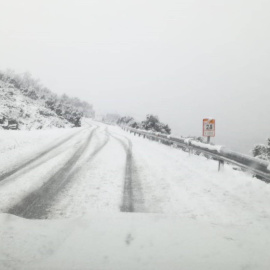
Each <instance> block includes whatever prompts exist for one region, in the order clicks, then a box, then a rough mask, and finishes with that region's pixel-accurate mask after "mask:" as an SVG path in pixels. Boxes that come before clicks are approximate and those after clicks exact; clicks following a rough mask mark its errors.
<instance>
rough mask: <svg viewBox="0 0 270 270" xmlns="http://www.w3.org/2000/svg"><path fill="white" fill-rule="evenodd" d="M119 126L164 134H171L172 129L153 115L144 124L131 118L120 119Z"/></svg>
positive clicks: (149, 115)
mask: <svg viewBox="0 0 270 270" xmlns="http://www.w3.org/2000/svg"><path fill="white" fill-rule="evenodd" d="M117 124H119V125H121V124H124V125H127V126H130V127H132V128H138V129H144V130H149V131H154V132H160V133H163V134H171V129H170V127H169V126H168V125H167V124H164V123H161V122H160V121H159V118H158V116H156V115H152V114H148V115H147V116H146V119H145V120H143V121H142V122H137V121H135V120H134V118H133V117H130V116H124V117H120V118H119V119H118V121H117Z"/></svg>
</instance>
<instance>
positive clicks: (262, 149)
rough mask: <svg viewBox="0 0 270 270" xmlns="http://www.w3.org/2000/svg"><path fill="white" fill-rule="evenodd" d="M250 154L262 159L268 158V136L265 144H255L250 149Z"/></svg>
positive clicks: (269, 154)
mask: <svg viewBox="0 0 270 270" xmlns="http://www.w3.org/2000/svg"><path fill="white" fill-rule="evenodd" d="M252 154H253V156H254V157H256V158H259V159H263V160H270V138H268V141H267V145H264V144H257V145H255V146H254V148H253V149H252Z"/></svg>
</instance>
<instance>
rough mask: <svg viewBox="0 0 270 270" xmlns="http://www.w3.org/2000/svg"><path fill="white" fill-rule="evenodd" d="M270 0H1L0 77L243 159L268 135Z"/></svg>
mask: <svg viewBox="0 0 270 270" xmlns="http://www.w3.org/2000/svg"><path fill="white" fill-rule="evenodd" d="M269 14H270V1H269V0H166V1H165V0H163V1H161V0H155V1H153V0H143V1H141V0H116V1H114V0H93V1H92V0H84V1H83V0H44V1H43V0H0V69H1V70H5V69H7V68H10V69H14V70H15V71H16V72H18V73H20V72H24V71H29V72H30V73H31V74H32V75H33V76H34V77H36V78H39V79H40V80H41V82H42V83H43V84H44V85H45V86H47V87H48V88H50V89H51V90H52V91H54V92H56V93H58V94H62V93H66V94H68V95H70V96H78V97H79V98H81V99H85V100H86V101H88V102H90V103H92V104H93V105H94V108H95V109H96V111H97V112H101V113H107V112H113V113H119V114H121V115H126V114H129V115H132V116H135V118H137V119H142V118H143V117H144V116H145V115H146V114H147V113H153V114H156V115H158V116H159V118H160V119H161V121H163V122H166V123H169V124H170V126H171V127H172V128H173V132H174V133H177V134H179V135H201V129H202V119H203V118H204V117H208V116H210V117H213V118H215V119H216V121H217V134H216V138H215V141H216V142H217V143H221V144H224V145H227V146H229V147H231V148H233V149H236V150H240V151H247V150H248V149H250V148H252V146H253V144H254V143H256V142H264V140H266V138H268V137H270V54H269V52H270V16H269Z"/></svg>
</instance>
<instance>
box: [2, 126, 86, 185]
mask: <svg viewBox="0 0 270 270" xmlns="http://www.w3.org/2000/svg"><path fill="white" fill-rule="evenodd" d="M83 130H85V129H82V130H80V131H78V132H76V133H75V134H72V135H70V136H68V137H66V138H65V139H63V140H61V141H60V142H58V143H57V144H54V145H53V146H51V147H49V148H48V149H46V150H45V151H43V152H41V153H40V154H38V155H36V156H35V157H33V158H30V160H28V161H26V162H24V163H22V164H20V165H18V166H17V167H15V168H13V169H12V170H10V171H8V172H5V173H3V174H1V175H0V181H3V180H5V179H6V178H8V177H10V176H12V175H14V174H15V173H17V172H19V171H21V170H23V169H25V168H26V167H27V166H28V165H31V164H32V163H34V162H35V161H37V160H39V159H41V158H42V157H44V156H45V155H47V154H48V153H50V152H51V151H53V150H55V149H56V148H59V147H60V146H62V145H63V144H64V143H66V142H68V141H69V140H71V139H72V138H74V137H75V136H77V135H78V134H79V133H81V132H82V131H83Z"/></svg>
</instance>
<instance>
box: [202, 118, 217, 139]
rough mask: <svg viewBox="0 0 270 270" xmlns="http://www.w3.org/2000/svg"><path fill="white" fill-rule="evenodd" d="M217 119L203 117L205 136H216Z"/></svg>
mask: <svg viewBox="0 0 270 270" xmlns="http://www.w3.org/2000/svg"><path fill="white" fill-rule="evenodd" d="M215 128H216V121H215V119H209V118H206V119H203V136H205V137H215Z"/></svg>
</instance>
